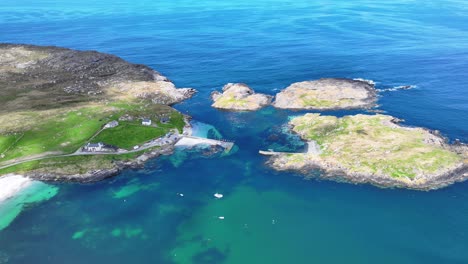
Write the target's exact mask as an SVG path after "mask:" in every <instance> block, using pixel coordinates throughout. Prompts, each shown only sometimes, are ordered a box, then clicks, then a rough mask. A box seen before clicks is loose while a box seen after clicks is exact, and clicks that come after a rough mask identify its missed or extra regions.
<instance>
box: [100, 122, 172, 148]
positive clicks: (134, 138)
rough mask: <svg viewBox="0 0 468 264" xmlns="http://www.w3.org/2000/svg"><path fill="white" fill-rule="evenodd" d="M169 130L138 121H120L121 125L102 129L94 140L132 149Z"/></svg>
mask: <svg viewBox="0 0 468 264" xmlns="http://www.w3.org/2000/svg"><path fill="white" fill-rule="evenodd" d="M167 132H168V129H165V128H161V127H150V126H143V125H141V124H140V123H138V122H120V124H119V126H117V127H114V128H110V129H106V130H104V131H102V132H101V133H100V134H99V135H97V136H96V137H95V138H94V139H93V140H92V141H93V142H94V143H97V142H104V143H105V144H109V145H112V146H116V147H119V148H123V149H131V148H133V146H135V145H139V144H143V143H144V142H147V141H149V140H151V139H154V138H158V137H161V136H163V135H165V134H166V133H167Z"/></svg>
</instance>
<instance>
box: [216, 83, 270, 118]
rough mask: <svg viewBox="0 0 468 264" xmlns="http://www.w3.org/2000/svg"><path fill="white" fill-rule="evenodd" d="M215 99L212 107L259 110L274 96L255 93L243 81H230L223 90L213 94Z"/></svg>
mask: <svg viewBox="0 0 468 264" xmlns="http://www.w3.org/2000/svg"><path fill="white" fill-rule="evenodd" d="M211 99H212V100H213V101H214V103H213V104H212V107H214V108H218V109H225V110H233V111H252V110H258V109H260V108H262V107H264V106H267V105H269V104H270V103H271V100H272V96H269V95H265V94H259V93H255V92H254V90H253V89H252V88H250V87H249V86H247V85H246V84H243V83H228V84H226V85H225V86H224V87H223V92H222V93H220V92H218V91H215V92H213V93H212V94H211Z"/></svg>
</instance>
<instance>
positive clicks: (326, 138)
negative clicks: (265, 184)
mask: <svg viewBox="0 0 468 264" xmlns="http://www.w3.org/2000/svg"><path fill="white" fill-rule="evenodd" d="M399 123H400V120H398V119H396V118H394V117H392V116H388V115H354V116H345V117H342V118H337V117H335V116H322V115H320V114H306V115H303V116H299V117H295V118H293V119H292V120H291V121H290V122H289V125H290V127H291V129H292V130H293V131H294V132H295V133H297V134H298V135H299V136H300V137H301V138H302V139H303V140H305V141H307V142H308V143H310V144H309V146H312V147H311V148H310V149H309V150H310V151H308V152H307V153H273V152H271V153H268V152H264V154H268V155H271V158H270V160H269V161H268V164H270V165H271V166H272V167H273V168H275V169H277V170H280V171H282V170H295V171H300V172H302V173H305V174H306V175H312V174H311V172H313V171H314V169H320V170H321V171H323V173H321V176H320V177H323V178H327V179H335V180H340V181H348V182H353V183H371V184H374V185H377V186H382V187H404V188H410V189H418V190H431V189H438V188H441V187H444V186H447V185H449V184H452V183H454V182H457V181H463V180H465V179H467V178H468V146H467V145H465V144H462V143H459V142H458V143H456V144H448V143H447V140H446V139H445V138H444V137H442V136H441V135H439V133H438V132H437V131H430V130H427V129H424V128H418V127H407V126H402V125H400V124H399ZM314 146H317V147H314Z"/></svg>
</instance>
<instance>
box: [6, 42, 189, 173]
mask: <svg viewBox="0 0 468 264" xmlns="http://www.w3.org/2000/svg"><path fill="white" fill-rule="evenodd" d="M195 92H196V91H195V90H194V89H191V88H176V86H175V85H174V84H173V83H172V82H171V81H170V80H169V79H168V78H166V77H165V76H163V75H162V74H160V73H158V72H156V71H154V70H153V69H151V68H149V67H147V66H144V65H139V64H132V63H129V62H127V61H125V60H123V59H121V58H119V57H117V56H114V55H110V54H104V53H99V52H96V51H77V50H71V49H66V48H59V47H43V46H33V45H17V44H0V175H5V174H9V173H17V174H22V175H26V176H29V177H32V178H36V179H41V180H67V181H73V180H75V181H81V182H87V181H94V180H100V179H102V178H105V177H109V176H112V175H115V174H117V173H118V172H119V171H120V170H121V169H123V168H126V167H135V166H141V165H142V164H143V163H144V161H146V160H147V159H149V158H151V157H155V156H158V155H161V154H167V153H171V151H172V149H173V145H174V144H175V142H174V140H169V138H170V139H172V137H167V138H168V139H167V140H165V141H164V142H163V141H161V143H158V144H153V145H154V147H153V145H151V144H148V143H147V142H148V141H149V140H151V139H153V138H158V137H162V136H164V135H171V133H181V134H182V133H183V130H184V127H185V126H186V125H187V122H186V119H187V118H188V117H184V115H182V114H181V113H179V112H177V111H176V110H175V109H173V108H171V107H170V105H173V104H176V103H178V102H181V101H183V100H185V99H188V98H190V97H191V96H192V95H193V94H194V93H195ZM108 124H112V125H108ZM103 131H104V132H103ZM94 138H96V140H97V139H99V140H104V141H106V140H109V142H112V143H113V146H112V148H109V149H111V150H117V149H118V150H119V151H118V153H117V151H116V153H115V154H116V155H113V154H114V153H97V154H99V155H97V154H96V155H79V154H80V149H81V148H82V147H83V146H84V145H85V144H87V143H89V142H91V143H92V142H93V139H94ZM96 143H97V142H96ZM100 143H101V142H100ZM106 143H108V142H102V144H97V145H99V146H103V145H105V144H106ZM143 144H148V145H149V146H151V147H147V148H141V146H142V145H143ZM140 148H141V149H142V150H141V151H140V150H139V149H140ZM121 153H125V154H122V155H117V154H121ZM87 154H89V153H87ZM91 154H92V153H91ZM104 154H106V155H104Z"/></svg>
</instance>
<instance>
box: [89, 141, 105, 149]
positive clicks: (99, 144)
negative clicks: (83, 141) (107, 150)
mask: <svg viewBox="0 0 468 264" xmlns="http://www.w3.org/2000/svg"><path fill="white" fill-rule="evenodd" d="M102 146H103V144H102V143H101V142H99V143H88V144H87V145H86V147H88V148H99V147H102Z"/></svg>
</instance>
